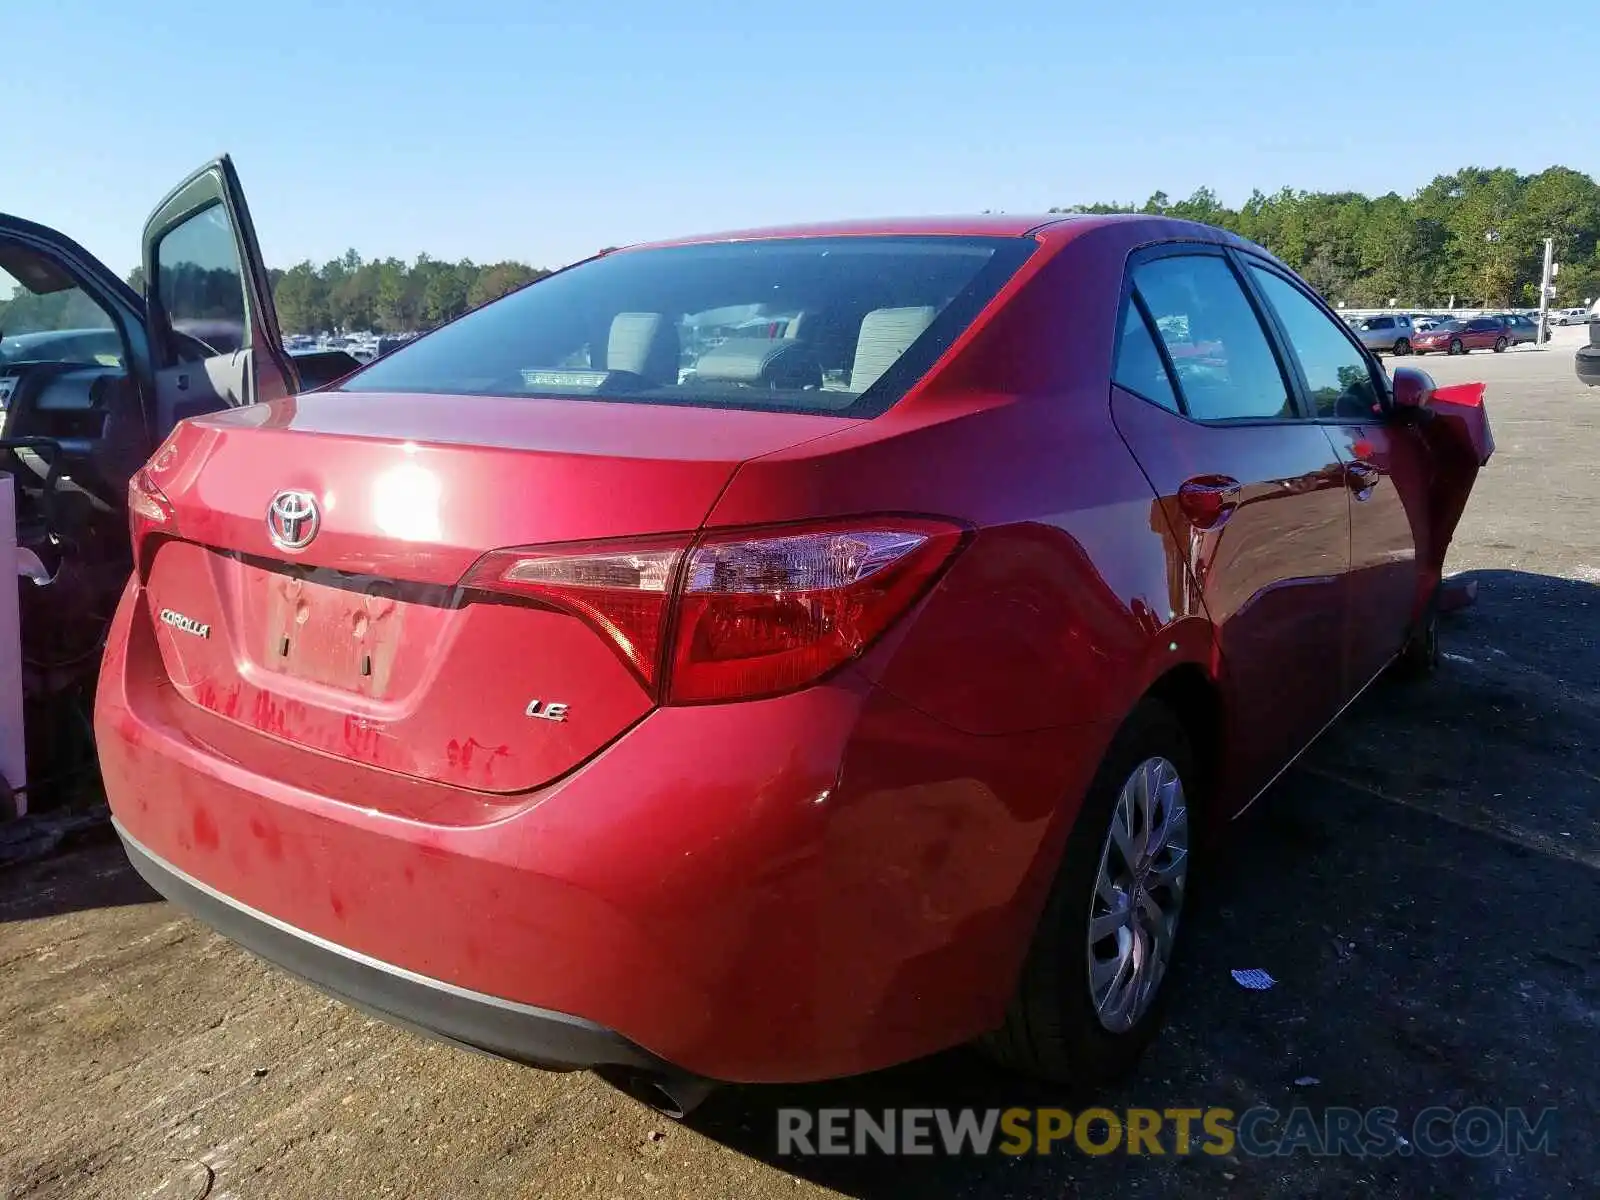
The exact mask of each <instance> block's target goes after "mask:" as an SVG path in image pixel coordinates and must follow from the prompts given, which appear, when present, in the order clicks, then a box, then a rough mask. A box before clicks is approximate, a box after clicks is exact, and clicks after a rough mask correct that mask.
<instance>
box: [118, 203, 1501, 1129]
mask: <svg viewBox="0 0 1600 1200" xmlns="http://www.w3.org/2000/svg"><path fill="white" fill-rule="evenodd" d="M230 178H231V176H230ZM167 211H169V212H177V213H179V215H180V216H181V212H182V206H181V205H179V206H177V208H176V209H174V208H173V206H172V205H169V206H168V209H167ZM228 212H229V213H230V214H232V215H234V216H235V217H236V218H237V217H238V215H239V214H242V212H243V209H242V202H241V201H239V200H238V199H237V198H232V199H230V203H229V208H228ZM163 228H164V226H162V225H161V223H160V222H158V223H157V227H156V228H155V229H154V231H153V232H152V234H151V235H150V236H151V238H152V246H151V248H150V249H149V250H148V252H147V254H146V261H147V264H148V269H149V270H150V271H151V272H152V278H153V279H154V281H155V282H154V284H153V287H154V293H153V294H155V295H163V294H164V293H162V292H161V290H160V289H161V287H162V286H163V284H162V274H161V271H162V262H163V259H162V252H161V245H162V242H161V239H162V238H163V237H170V236H173V235H172V234H171V233H164V232H163ZM237 253H238V255H239V256H240V260H241V261H243V262H245V263H246V264H247V268H248V269H247V270H246V272H245V273H244V274H245V286H246V289H247V294H248V299H249V301H250V305H251V307H250V308H249V310H248V311H249V312H250V313H251V314H252V317H251V320H252V322H254V324H253V325H252V330H253V331H254V336H259V334H260V331H261V330H262V329H263V328H267V327H269V326H263V325H262V321H263V320H270V307H269V305H268V300H267V297H266V296H265V295H264V294H262V292H261V289H260V288H259V287H258V286H257V285H256V284H255V283H254V282H252V281H253V280H255V279H258V278H262V277H264V276H260V275H258V269H259V264H258V262H257V261H256V259H255V256H254V244H253V240H252V239H250V238H249V237H248V236H243V235H241V236H240V237H239V241H238V248H237ZM161 319H162V316H161V309H160V306H159V305H158V306H156V307H155V308H154V309H153V311H152V316H151V320H152V321H160V320H161ZM266 345H267V343H266V342H264V341H258V342H257V343H256V346H257V354H258V356H260V358H261V359H262V360H263V361H261V362H258V363H257V364H256V367H257V370H264V369H266V365H267V363H268V362H269V361H271V356H270V355H269V354H268V353H267V352H266V351H265V350H264V349H263V347H264V346H266ZM264 390H265V389H263V391H264ZM258 394H261V393H259V392H258ZM1480 398H1481V389H1479V390H1477V391H1472V390H1469V391H1468V392H1467V393H1466V394H1465V395H1458V396H1457V398H1455V399H1449V398H1447V397H1445V396H1444V395H1442V394H1441V395H1439V396H1435V395H1434V394H1433V392H1432V389H1431V385H1430V384H1429V383H1428V381H1427V378H1426V376H1424V375H1422V374H1421V373H1420V372H1416V371H1398V372H1396V375H1395V378H1394V380H1393V381H1391V380H1390V379H1389V377H1388V376H1387V375H1386V374H1385V372H1384V370H1383V368H1382V367H1381V366H1380V365H1379V364H1378V363H1377V362H1376V361H1375V360H1374V359H1373V358H1372V357H1371V356H1370V355H1369V354H1368V353H1367V352H1366V351H1364V350H1363V349H1362V348H1361V346H1360V345H1359V343H1357V342H1356V341H1355V340H1354V338H1353V337H1352V336H1351V335H1350V333H1349V332H1348V331H1347V330H1346V329H1345V328H1344V326H1343V325H1342V324H1341V323H1340V321H1339V320H1338V318H1337V317H1336V316H1335V315H1334V314H1333V313H1332V312H1330V311H1329V310H1328V309H1327V307H1326V306H1325V305H1324V304H1323V303H1322V302H1321V301H1320V300H1319V299H1317V297H1316V296H1315V295H1314V294H1313V293H1312V292H1311V291H1309V290H1308V289H1307V288H1306V287H1305V285H1304V284H1302V283H1301V282H1300V280H1298V279H1297V278H1296V277H1295V276H1294V275H1293V274H1292V273H1291V272H1290V271H1289V270H1287V269H1286V268H1285V267H1284V266H1283V265H1282V264H1280V263H1279V262H1277V261H1275V260H1274V259H1273V258H1271V257H1270V256H1269V255H1267V254H1266V253H1264V252H1263V251H1261V250H1260V249H1258V248H1257V247H1255V246H1252V245H1249V244H1247V243H1245V242H1243V241H1241V240H1239V239H1237V238H1234V237H1232V236H1231V235H1229V234H1226V233H1223V232H1221V231H1218V230H1215V229H1210V228H1206V227H1202V226H1199V225H1193V224H1188V223H1184V222H1178V221H1171V220H1165V219H1161V218H1155V217H1143V216H1135V217H1117V218H1111V217H1098V216H1096V217H1042V218H1038V219H1026V218H1021V217H1011V216H997V217H983V218H972V219H959V220H916V221H900V222H889V221H879V222H874V223H869V224H853V225H833V226H826V227H816V228H800V229H782V230H770V231H759V232H747V233H735V234H728V235H722V236H716V237H704V238H696V239H691V240H686V241H682V242H674V243H670V244H661V245H652V246H644V247H637V248H631V249H627V250H623V251H617V252H613V253H609V254H606V255H603V256H600V257H598V258H595V259H592V260H589V261H587V262H583V263H580V264H578V265H576V266H574V267H571V268H569V269H567V270H565V271H562V272H559V273H557V274H555V275H553V276H551V277H549V278H547V279H545V280H543V281H541V282H539V283H536V284H533V285H532V286H530V287H527V288H526V289H524V290H522V291H519V292H517V293H514V294H513V295H511V296H508V297H506V298H504V299H502V300H499V301H496V302H495V303H493V304H490V305H488V306H487V307H485V308H482V309H480V310H478V311H476V312H473V313H470V314H468V315H467V316H465V317H463V318H461V319H460V320H458V321H456V322H454V323H452V324H450V325H447V326H445V327H444V328H441V329H439V330H437V331H436V332H434V333H431V334H429V335H427V336H425V337H422V338H420V339H418V340H416V341H415V342H413V343H411V344H409V345H407V346H405V347H403V348H401V349H399V350H397V351H395V352H394V353H392V354H390V355H388V356H387V357H385V358H382V359H379V360H378V361H376V362H375V363H373V364H371V365H370V366H368V367H367V368H365V369H364V370H362V371H360V372H359V373H357V374H355V375H354V376H352V377H350V378H347V379H345V380H344V381H343V382H342V383H339V384H336V385H333V386H332V387H331V388H330V389H328V390H322V391H315V392H309V393H304V394H300V395H298V396H291V397H287V398H281V399H277V400H275V401H271V402H260V403H253V404H248V405H244V406H240V407H229V408H221V409H220V410H219V411H215V412H212V413H209V414H200V415H195V416H192V417H191V418H190V419H188V420H185V421H183V422H182V423H181V424H179V425H177V427H176V428H175V430H174V431H173V432H172V434H171V436H170V437H169V438H167V440H166V441H165V443H164V444H163V445H162V446H161V447H160V448H159V450H158V451H157V452H156V454H155V455H154V457H153V458H152V459H151V460H150V462H149V464H148V466H147V467H146V469H144V470H142V471H141V472H140V473H139V474H138V475H137V477H136V478H135V480H134V483H133V486H132V489H131V494H130V504H131V509H132V513H133V534H134V542H135V551H134V552H135V557H136V560H137V565H136V568H135V572H134V576H133V578H132V579H131V580H130V582H129V583H128V585H127V590H126V593H125V594H124V596H123V598H122V603H121V607H120V609H119V611H118V613H117V616H116V620H115V624H114V626H113V629H112V633H111V637H110V644H109V648H108V651H107V654H106V660H105V665H104V671H103V675H102V680H101V687H100V693H99V701H98V714H97V731H98V735H99V739H100V752H101V757H102V763H103V766H104V770H105V779H106V786H107V789H108V791H109V794H110V798H111V804H112V808H113V811H114V813H115V817H116V822H117V828H118V830H119V832H120V834H121V836H122V838H123V841H124V842H125V844H126V846H127V850H128V854H129V856H130V857H131V859H132V860H133V862H134V864H135V865H136V866H137V868H138V869H139V871H140V872H141V873H142V874H143V875H144V876H145V878H147V879H148V880H149V881H150V882H151V883H152V884H153V885H154V886H155V887H156V888H158V889H159V890H160V891H161V892H163V893H164V894H166V895H167V896H168V897H170V898H171V899H173V900H174V901H175V902H177V903H178V904H179V905H181V906H183V907H186V908H188V909H189V910H190V911H192V912H194V913H195V914H197V915H198V916H199V917H201V919H203V920H205V921H207V922H209V923H211V924H212V925H214V926H215V927H217V928H218V929H220V930H222V931H223V932H224V933H226V934H228V935H229V936H231V937H233V938H235V939H236V940H237V941H239V942H241V943H242V944H244V945H245V946H247V947H250V948H251V949H253V950H256V951H258V952H259V953H261V954H263V955H264V956H266V957H267V958H269V959H271V960H273V961H275V962H278V963H280V964H282V965H283V966H284V967H286V968H287V969H289V970H290V971H293V972H295V973H297V974H299V975H301V976H304V977H305V978H306V979H308V980H310V981H312V982H313V983H315V984H317V985H319V986H320V987H322V988H325V989H327V990H328V991H331V992H333V993H335V994H337V995H339V996H343V997H345V998H347V999H349V1000H350V1001H352V1002H354V1003H356V1004H359V1005H361V1006H363V1007H365V1008H368V1009H370V1010H373V1011H375V1012H378V1013H380V1014H383V1015H386V1016H388V1017H390V1018H392V1019H394V1020H397V1021H399V1022H402V1023H405V1024H407V1025H411V1026H414V1027H420V1028H422V1029H424V1030H427V1031H430V1032H432V1033H434V1034H437V1035H440V1036H442V1037H445V1038H447V1039H450V1040H453V1041H455V1042H458V1043H462V1044H465V1045H468V1046H473V1047H477V1048H480V1049H484V1050H488V1051H490V1052H492V1053H495V1054H498V1055H503V1056H505V1057H508V1058H512V1059H516V1060H519V1061H522V1062H526V1063H532V1064H537V1065H541V1066H547V1067H558V1068H569V1067H596V1068H600V1069H602V1070H604V1071H606V1072H607V1073H608V1074H609V1075H610V1076H611V1077H612V1078H626V1079H632V1080H633V1081H635V1082H637V1083H639V1085H640V1086H641V1087H645V1086H649V1087H656V1088H659V1089H661V1096H660V1102H661V1103H662V1104H663V1105H664V1106H669V1107H670V1106H672V1105H676V1106H677V1107H678V1108H680V1109H681V1108H684V1107H686V1106H687V1105H688V1104H689V1103H691V1102H692V1100H693V1098H694V1097H695V1095H697V1094H698V1093H699V1091H700V1090H701V1089H702V1088H703V1086H704V1084H705V1083H706V1081H793V1080H811V1079H817V1078H821V1077H829V1076H839V1075H846V1074H850V1073H855V1072H862V1071H867V1070H871V1069H874V1068H878V1067H883V1066H886V1065H888V1064H892V1063H897V1062H900V1061H903V1060H906V1059H910V1058H913V1057H916V1056H920V1055H925V1054H928V1053H930V1052H933V1051H937V1050H940V1049H942V1048H945V1047H949V1046H952V1045H955V1044H958V1043H963V1042H967V1041H971V1040H979V1041H981V1042H983V1043H984V1044H985V1045H987V1046H988V1047H990V1048H991V1049H992V1050H993V1051H994V1052H995V1053H996V1054H997V1055H998V1056H999V1057H1000V1058H1001V1059H1002V1060H1003V1061H1004V1062H1007V1063H1009V1064H1012V1065H1014V1066H1017V1067H1020V1068H1023V1069H1025V1070H1028V1071H1032V1072H1036V1073H1039V1074H1042V1075H1045V1076H1050V1077H1057V1078H1062V1077H1071V1078H1074V1079H1078V1080H1082V1081H1089V1082H1093V1081H1097V1080H1102V1079H1106V1078H1109V1077H1111V1076H1113V1075H1115V1074H1116V1073H1117V1072H1119V1071H1122V1070H1124V1069H1126V1068H1127V1067H1128V1066H1130V1065H1131V1063H1132V1062H1133V1061H1134V1059H1135V1057H1136V1055H1137V1054H1138V1052H1139V1050H1140V1049H1141V1047H1142V1046H1143V1045H1144V1044H1145V1043H1146V1042H1147V1041H1148V1039H1149V1038H1150V1037H1151V1035H1152V1034H1153V1033H1154V1031H1155V1029H1156V1027H1157V1025H1158V1023H1159V1021H1160V1013H1161V1010H1162V1006H1163V1005H1162V1002H1163V1000H1164V998H1165V991H1166V989H1165V988H1164V987H1163V983H1164V980H1165V978H1166V974H1167V968H1168V965H1169V963H1170V962H1171V959H1172V955H1173V952H1174V947H1175V946H1176V945H1178V944H1179V943H1180V941H1181V934H1182V918H1183V912H1184V899H1185V893H1186V890H1187V886H1188V883H1189V879H1190V876H1191V872H1192V871H1193V870H1196V869H1198V866H1199V863H1198V861H1197V856H1201V855H1203V853H1204V850H1205V846H1206V842H1205V840H1204V838H1203V836H1202V835H1203V834H1204V833H1205V832H1206V831H1207V830H1209V829H1212V828H1214V827H1216V826H1218V825H1220V824H1222V823H1224V822H1226V821H1227V820H1228V819H1230V818H1232V817H1234V816H1235V815H1237V814H1238V813H1239V812H1240V811H1241V810H1243V809H1244V807H1245V806H1246V805H1248V804H1249V803H1250V801H1251V800H1252V799H1253V798H1254V797H1256V796H1257V795H1258V794H1259V793H1260V792H1261V791H1262V790H1263V789H1264V788H1266V787H1267V785H1268V784H1269V783H1271V782H1272V780H1273V779H1274V778H1275V777H1276V776H1277V775H1278V774H1279V773H1280V772H1281V771H1283V769H1284V768H1285V767H1286V766H1287V765H1288V764H1289V763H1290V761H1291V760H1292V759H1293V758H1294V757H1295V756H1296V755H1297V754H1299V753H1300V751H1301V750H1303V749H1304V748H1305V747H1306V745H1307V743H1308V742H1310V741H1311V740H1312V739H1313V738H1314V737H1315V736H1316V735H1317V734H1318V732H1319V731H1321V730H1322V729H1323V728H1324V727H1325V726H1326V725H1328V723H1329V722H1330V721H1332V720H1333V719H1334V718H1335V717H1336V716H1337V715H1338V714H1339V712H1340V711H1341V710H1342V709H1343V708H1344V707H1345V705H1347V704H1348V703H1349V702H1350V701H1351V700H1352V698H1354V697H1355V696H1356V695H1357V694H1358V693H1359V692H1360V691H1361V690H1362V689H1363V688H1364V687H1366V686H1367V684H1368V683H1369V682H1370V681H1371V680H1373V679H1374V677H1376V676H1377V675H1378V674H1379V673H1380V672H1381V671H1383V670H1384V669H1385V668H1386V667H1387V666H1389V665H1390V664H1391V663H1393V662H1395V661H1396V659H1397V658H1399V659H1402V660H1405V661H1407V662H1410V663H1411V664H1412V665H1415V666H1419V667H1424V668H1425V667H1427V666H1428V665H1430V664H1431V662H1432V661H1433V659H1434V656H1435V654H1436V645H1437V643H1436V629H1435V616H1434V612H1435V608H1434V596H1435V591H1436V589H1437V587H1438V584H1439V580H1440V573H1441V571H1440V568H1441V564H1442V562H1443V559H1444V555H1445V551H1446V548H1447V547H1448V545H1449V543H1450V539H1451V534H1452V531H1453V530H1454V528H1455V525H1456V522H1457V519H1458V517H1459V516H1460V514H1461V512H1462V509H1463V506H1464V505H1465V504H1466V502H1467V497H1468V493H1469V491H1470V489H1471V487H1472V484H1473V480H1474V478H1475V476H1476V474H1477V471H1478V468H1479V466H1480V465H1481V464H1482V463H1484V462H1485V461H1487V458H1488V455H1489V453H1490V451H1491V449H1492V444H1491V441H1490V436H1489V430H1488V425H1487V422H1486V418H1485V414H1484V410H1483V408H1482V407H1481V403H1480ZM213 407H219V408H220V406H215V405H214V406H213ZM1266 903H1267V902H1266V901H1265V900H1263V904H1266Z"/></svg>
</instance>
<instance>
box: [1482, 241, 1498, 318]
mask: <svg viewBox="0 0 1600 1200" xmlns="http://www.w3.org/2000/svg"><path fill="white" fill-rule="evenodd" d="M1483 240H1484V241H1486V242H1488V243H1489V244H1490V245H1491V246H1492V245H1495V244H1496V243H1498V242H1499V241H1500V231H1499V230H1498V229H1491V230H1489V232H1488V233H1486V234H1484V235H1483ZM1493 253H1494V252H1493V251H1490V252H1489V253H1488V254H1487V255H1485V257H1484V260H1483V307H1484V311H1486V312H1487V311H1488V309H1489V271H1490V268H1491V267H1492V266H1493V265H1494V259H1493Z"/></svg>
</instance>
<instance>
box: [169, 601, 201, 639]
mask: <svg viewBox="0 0 1600 1200" xmlns="http://www.w3.org/2000/svg"><path fill="white" fill-rule="evenodd" d="M161 623H162V624H163V625H167V626H170V627H171V628H173V629H177V630H181V631H182V632H184V633H192V634H194V636H195V637H197V638H208V637H210V636H211V626H210V625H207V624H205V623H204V622H201V621H196V620H195V619H194V618H193V617H186V616H184V615H183V614H182V613H181V612H174V611H173V610H172V609H170V608H163V609H162V610H161Z"/></svg>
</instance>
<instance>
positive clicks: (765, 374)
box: [694, 337, 822, 388]
mask: <svg viewBox="0 0 1600 1200" xmlns="http://www.w3.org/2000/svg"><path fill="white" fill-rule="evenodd" d="M694 377H695V378H696V379H697V380H702V381H705V382H710V383H743V384H760V385H761V386H764V387H776V388H804V387H821V386H822V365H821V364H820V363H819V362H818V361H817V358H816V355H815V354H813V353H812V352H811V351H810V350H808V349H807V348H806V347H805V345H804V344H803V343H799V342H793V341H790V340H788V339H787V338H764V337H759V338H729V339H728V340H727V341H725V342H723V343H722V345H720V346H715V347H713V348H712V349H710V350H707V351H706V352H705V353H704V354H702V355H701V356H700V359H699V361H698V362H696V363H695V365H694Z"/></svg>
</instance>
